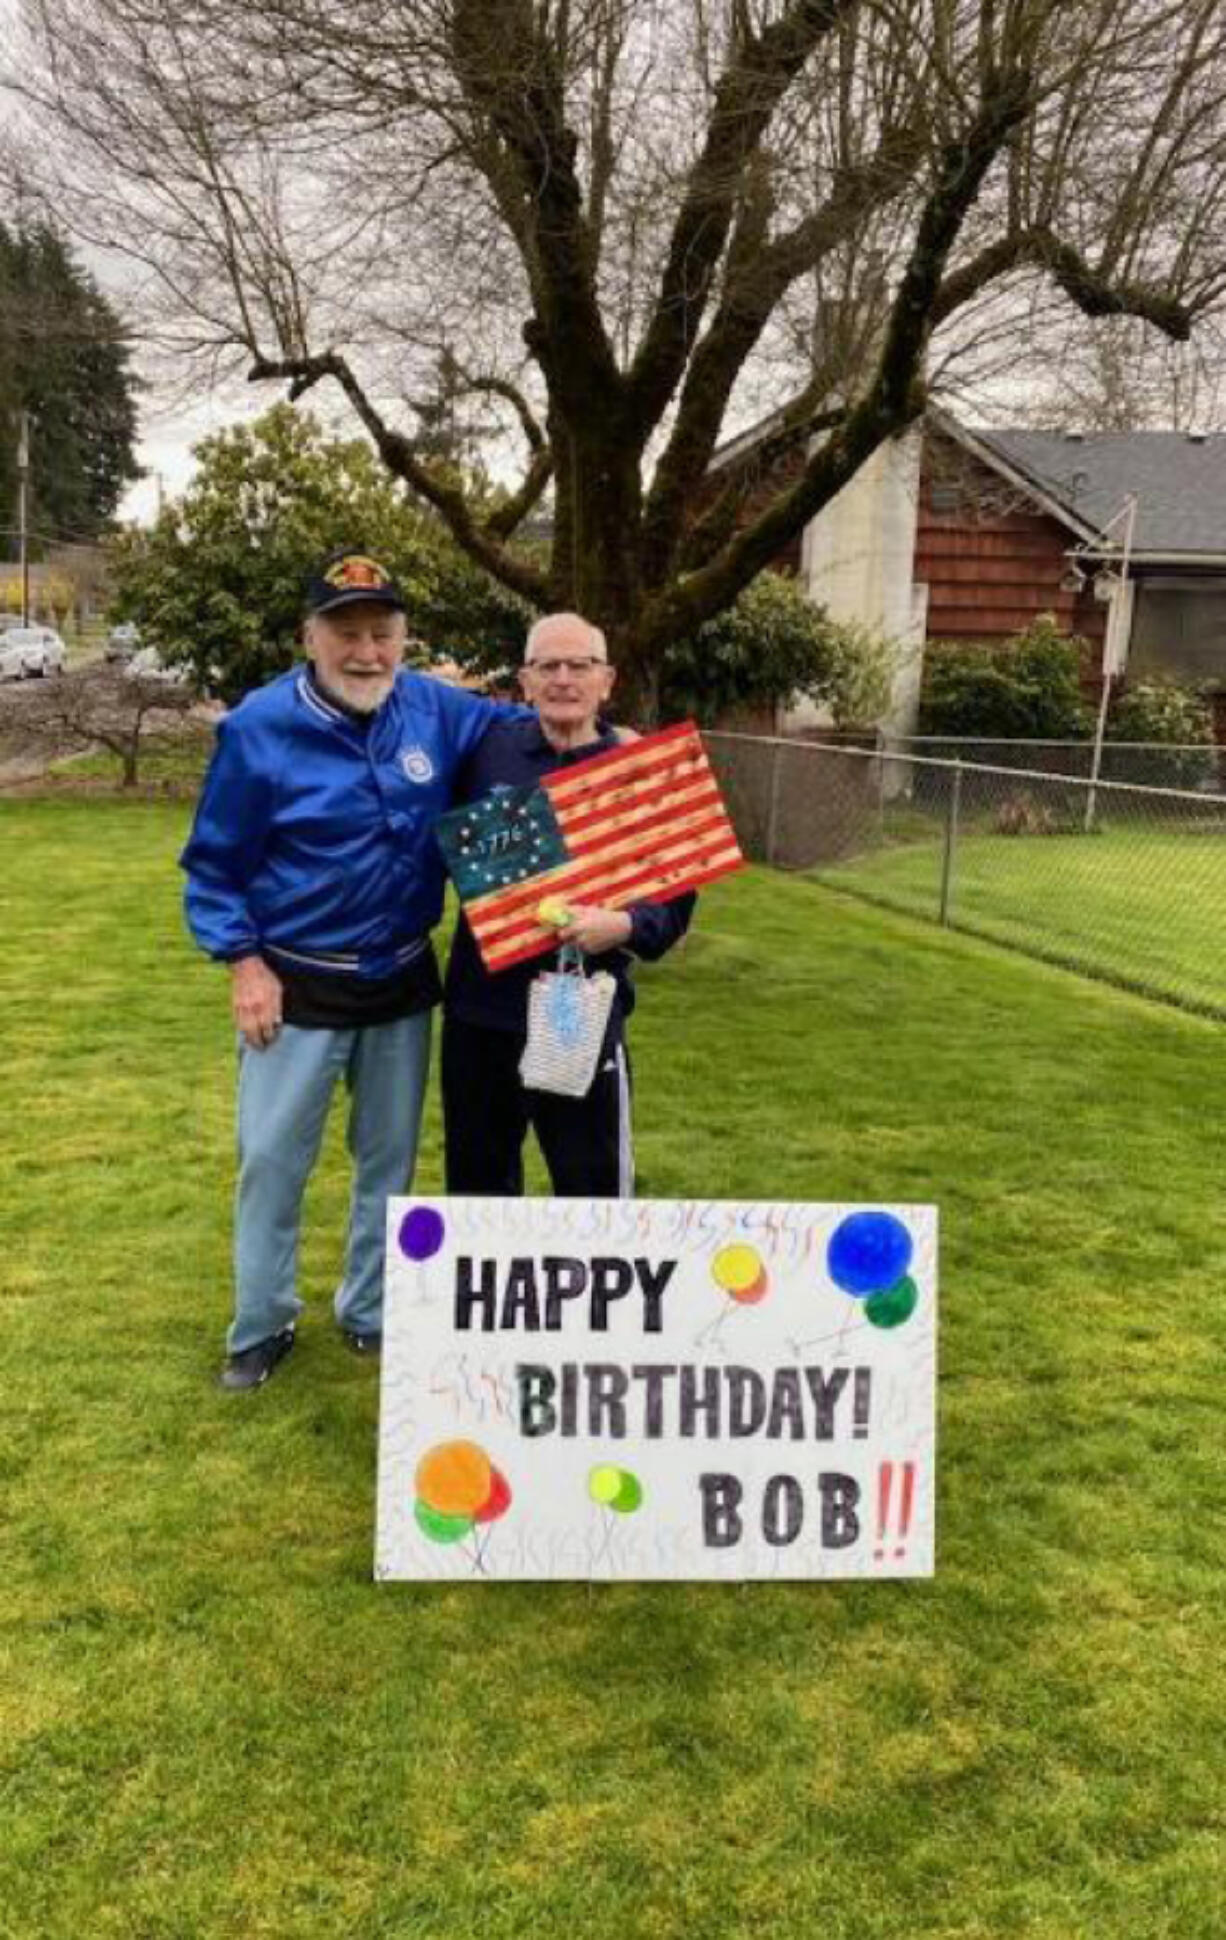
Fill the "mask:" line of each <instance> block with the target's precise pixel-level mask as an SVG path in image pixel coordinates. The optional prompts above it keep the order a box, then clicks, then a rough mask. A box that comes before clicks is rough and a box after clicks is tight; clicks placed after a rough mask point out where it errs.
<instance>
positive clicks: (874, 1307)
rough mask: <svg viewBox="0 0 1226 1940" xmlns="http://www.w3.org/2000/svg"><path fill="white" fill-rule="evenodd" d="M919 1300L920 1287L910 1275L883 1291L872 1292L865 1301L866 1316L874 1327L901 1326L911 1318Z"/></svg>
mask: <svg viewBox="0 0 1226 1940" xmlns="http://www.w3.org/2000/svg"><path fill="white" fill-rule="evenodd" d="M918 1300H919V1288H918V1287H917V1286H916V1284H915V1281H914V1280H912V1279H911V1278H910V1276H909V1275H904V1277H903V1278H902V1279H901V1280H899V1281H898V1282H897V1284H896V1285H895V1286H892V1287H886V1288H885V1290H884V1291H883V1292H881V1293H874V1294H870V1296H869V1298H868V1299H867V1300H866V1301H865V1303H864V1317H865V1319H866V1320H868V1321H871V1323H872V1325H873V1326H874V1327H901V1326H902V1324H903V1322H904V1320H910V1318H911V1316H912V1314H913V1313H914V1312H915V1308H916V1304H917V1302H918Z"/></svg>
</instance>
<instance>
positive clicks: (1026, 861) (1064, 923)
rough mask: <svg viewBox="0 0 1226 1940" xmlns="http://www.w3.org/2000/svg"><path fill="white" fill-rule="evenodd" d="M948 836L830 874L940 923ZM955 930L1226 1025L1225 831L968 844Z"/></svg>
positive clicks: (954, 895) (987, 837)
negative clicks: (1078, 969) (1180, 1005)
mask: <svg viewBox="0 0 1226 1940" xmlns="http://www.w3.org/2000/svg"><path fill="white" fill-rule="evenodd" d="M942 848H943V844H942V840H941V838H940V836H939V835H936V836H929V837H928V838H927V839H921V840H916V841H909V842H902V843H899V844H897V845H896V846H888V847H885V848H882V849H879V850H877V851H875V852H874V853H871V854H867V855H862V856H857V857H855V858H853V859H852V860H850V861H848V862H845V863H840V864H839V865H838V866H837V867H835V868H827V869H824V870H822V871H821V872H820V874H821V878H822V880H824V881H826V882H828V883H830V884H832V885H834V886H835V887H841V888H847V889H854V890H856V891H858V892H859V893H861V894H863V895H867V896H870V897H872V898H874V899H875V900H879V901H881V902H883V903H886V904H889V905H890V906H891V907H897V908H899V909H903V910H907V911H910V912H914V913H915V914H917V915H923V916H929V917H933V916H935V915H936V914H937V912H938V909H939V903H940V886H941V862H942ZM950 915H951V920H952V922H953V923H954V924H955V925H957V926H959V927H961V928H963V929H966V930H969V931H971V932H972V933H973V934H975V935H978V936H985V937H990V938H992V939H993V940H994V941H996V942H999V943H1007V944H1009V945H1011V946H1012V947H1013V948H1015V949H1022V950H1027V951H1029V952H1031V953H1033V954H1034V955H1036V956H1040V957H1046V958H1048V959H1050V960H1052V961H1054V962H1057V963H1067V964H1071V965H1074V966H1078V967H1081V968H1083V969H1086V970H1088V971H1090V972H1092V973H1093V974H1095V975H1097V976H1103V977H1106V978H1108V979H1109V980H1111V981H1113V982H1118V983H1121V984H1123V985H1125V986H1126V987H1128V988H1132V989H1137V990H1143V991H1147V992H1149V993H1151V994H1153V995H1155V996H1161V997H1166V998H1170V999H1173V1000H1174V1001H1176V1002H1178V1003H1184V1004H1188V1005H1190V1006H1192V1007H1193V1008H1194V1009H1201V1010H1206V1011H1209V1012H1210V1013H1214V1014H1218V1015H1220V1016H1223V1017H1226V831H1223V830H1222V829H1221V828H1217V829H1214V830H1210V829H1208V828H1203V829H1198V828H1195V827H1193V828H1189V829H1178V830H1171V829H1163V828H1162V827H1161V826H1160V825H1159V826H1157V827H1146V826H1144V825H1141V824H1133V825H1131V826H1128V825H1125V826H1122V827H1107V828H1105V829H1104V830H1102V831H1101V832H1099V833H1097V834H1095V835H1091V836H1080V835H1072V834H1062V835H1030V836H1016V835H994V834H985V833H982V832H977V831H974V832H971V833H968V834H964V835H963V836H962V837H961V838H960V840H959V842H958V846H957V851H956V855H955V859H954V866H953V873H952V879H951V895H950Z"/></svg>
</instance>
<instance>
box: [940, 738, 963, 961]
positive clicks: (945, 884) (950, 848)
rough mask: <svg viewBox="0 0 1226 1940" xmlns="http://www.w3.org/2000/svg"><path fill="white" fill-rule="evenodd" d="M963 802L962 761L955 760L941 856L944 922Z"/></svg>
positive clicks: (947, 907)
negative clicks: (959, 814)
mask: <svg viewBox="0 0 1226 1940" xmlns="http://www.w3.org/2000/svg"><path fill="white" fill-rule="evenodd" d="M961 804H962V763H961V762H960V761H955V762H954V772H953V780H952V782H951V784H950V790H949V807H948V808H947V810H946V812H945V853H944V855H943V856H942V857H941V916H940V920H941V922H942V923H945V924H948V922H949V898H950V891H951V889H952V888H953V874H954V850H955V849H956V848H957V845H958V811H959V809H960V807H961Z"/></svg>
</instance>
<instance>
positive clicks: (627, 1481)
mask: <svg viewBox="0 0 1226 1940" xmlns="http://www.w3.org/2000/svg"><path fill="white" fill-rule="evenodd" d="M587 1492H588V1494H589V1495H590V1496H591V1498H592V1501H593V1502H598V1503H599V1504H600V1506H601V1508H602V1509H612V1510H613V1512H614V1514H616V1515H619V1516H629V1515H633V1513H634V1511H635V1510H636V1509H639V1508H641V1507H642V1504H643V1485H642V1483H641V1482H640V1481H639V1478H638V1476H637V1475H635V1474H633V1473H632V1472H631V1470H630V1469H628V1468H617V1467H615V1466H614V1464H613V1463H612V1462H606V1463H603V1464H602V1465H601V1466H600V1467H599V1468H594V1469H593V1470H592V1472H591V1474H590V1475H589V1476H588V1478H587Z"/></svg>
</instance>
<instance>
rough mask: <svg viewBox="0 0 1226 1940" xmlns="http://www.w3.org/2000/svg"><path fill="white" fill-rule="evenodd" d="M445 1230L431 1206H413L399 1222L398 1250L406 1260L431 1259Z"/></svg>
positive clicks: (438, 1214)
mask: <svg viewBox="0 0 1226 1940" xmlns="http://www.w3.org/2000/svg"><path fill="white" fill-rule="evenodd" d="M446 1230H447V1229H446V1227H445V1226H444V1224H443V1215H442V1213H440V1212H436V1211H435V1210H434V1207H433V1206H413V1207H411V1208H410V1209H409V1211H408V1212H407V1213H406V1214H405V1216H404V1218H403V1219H402V1220H401V1222H400V1250H401V1252H402V1253H403V1254H404V1256H405V1258H406V1259H407V1260H430V1259H433V1257H434V1255H435V1254H436V1253H437V1252H438V1249H439V1247H440V1246H441V1245H442V1243H443V1234H444V1233H445V1232H446Z"/></svg>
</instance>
